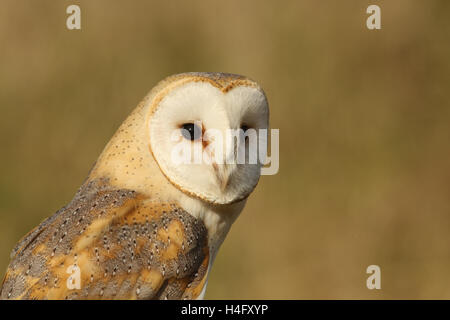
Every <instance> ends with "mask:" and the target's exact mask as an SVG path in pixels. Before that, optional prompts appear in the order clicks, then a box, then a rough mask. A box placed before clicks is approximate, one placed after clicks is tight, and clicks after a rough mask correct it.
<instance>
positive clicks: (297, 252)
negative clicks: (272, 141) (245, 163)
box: [0, 0, 450, 299]
mask: <svg viewBox="0 0 450 320" xmlns="http://www.w3.org/2000/svg"><path fill="white" fill-rule="evenodd" d="M70 4H78V5H80V7H81V10H82V12H81V14H82V30H81V31H69V30H67V29H66V18H67V16H68V15H67V14H66V7H67V6H68V5H70ZM370 4H378V5H380V7H381V18H382V29H381V30H377V31H370V30H368V29H367V28H366V22H365V21H366V18H367V17H368V15H367V14H366V8H367V7H368V5H370ZM449 15H450V1H446V0H442V1H420V0H396V1H378V0H377V1H375V0H372V1H362V0H353V1H350V0H348V1H334V0H328V1H316V0H308V1H300V0H297V1H271V2H269V1H267V2H263V1H256V0H253V1H113V0H95V1H90V0H85V1H76V0H73V1H66V0H65V1H55V0H53V1H42V0H41V1H33V0H28V1H26V0H1V1H0V108H1V109H0V110H1V116H0V143H1V144H0V145H1V157H0V176H1V180H0V270H1V271H0V277H3V272H4V270H6V266H7V263H8V261H9V253H10V251H11V249H12V247H13V246H14V244H15V243H16V242H17V241H18V240H19V238H20V237H21V236H22V235H24V234H25V233H26V232H27V231H29V230H30V229H31V228H33V227H34V226H36V225H37V224H38V223H39V222H40V221H41V220H42V219H44V218H45V217H47V216H49V215H51V214H52V213H54V212H55V211H56V210H57V209H59V208H60V207H62V206H63V205H65V204H66V203H68V202H69V201H70V200H71V198H72V196H73V195H74V193H75V191H76V190H77V188H78V187H79V186H80V184H81V183H82V181H83V179H84V178H85V177H86V175H87V173H88V170H89V169H90V168H91V166H92V164H93V163H94V161H95V160H96V158H97V156H98V155H99V154H100V152H101V151H102V148H103V147H104V145H105V144H106V142H107V141H108V140H109V138H110V137H111V136H112V134H113V133H114V131H115V130H116V129H117V127H118V126H119V125H120V123H121V122H122V121H123V120H124V119H125V117H126V116H127V115H128V113H129V112H130V111H131V110H132V109H133V108H134V107H135V106H136V105H137V103H138V102H139V101H140V99H142V98H143V97H144V95H145V94H146V93H147V92H148V91H149V90H150V89H151V88H152V87H153V86H154V85H155V84H156V82H157V81H159V80H161V79H162V78H164V77H166V76H168V75H170V74H174V73H179V72H185V71H222V72H231V73H238V74H244V75H246V76H249V77H251V78H253V79H255V80H257V81H258V82H259V83H260V84H261V85H262V86H263V88H264V89H265V91H266V93H267V96H268V98H269V103H270V108H271V126H272V127H273V128H279V129H280V140H281V141H280V154H281V155H280V171H279V173H278V174H277V175H275V176H265V177H262V179H261V181H260V184H259V185H258V188H257V189H256V191H255V192H254V194H253V195H252V196H251V198H250V199H249V201H248V205H247V207H246V209H245V210H244V212H243V214H242V216H241V217H240V218H239V219H238V220H237V222H236V224H235V225H234V226H233V228H232V230H231V232H230V234H229V236H228V238H227V239H226V241H225V243H224V245H223V247H222V249H221V251H220V252H219V255H218V257H217V260H216V262H215V266H214V268H213V271H212V275H211V278H210V281H209V286H208V291H207V296H206V297H207V298H210V299H227V298H234V299H239V298H251V299H259V298H263V299H264V298H274V299H284V298H285V299H297V298H309V299H316V298H325V299H328V298H358V299H359V298H369V299H372V298H373V299H376V298H388V299H391V298H447V299H448V298H450V272H449V270H450V232H449V231H450V147H449V141H450V102H449V100H450V62H449V59H450V16H449ZM371 264H376V265H379V266H380V267H381V275H382V276H381V286H382V289H381V290H372V291H371V290H368V289H367V288H366V278H367V277H368V275H367V274H366V273H365V271H366V268H367V266H368V265H371Z"/></svg>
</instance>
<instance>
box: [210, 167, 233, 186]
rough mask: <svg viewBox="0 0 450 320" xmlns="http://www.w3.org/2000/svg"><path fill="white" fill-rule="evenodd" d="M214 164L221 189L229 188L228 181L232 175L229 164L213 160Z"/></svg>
mask: <svg viewBox="0 0 450 320" xmlns="http://www.w3.org/2000/svg"><path fill="white" fill-rule="evenodd" d="M212 165H213V168H214V171H215V172H216V177H217V180H218V181H219V184H220V190H222V191H224V190H225V189H226V188H227V185H228V181H229V179H230V176H231V174H230V172H229V168H228V165H226V164H221V165H219V164H217V163H215V162H213V164H212Z"/></svg>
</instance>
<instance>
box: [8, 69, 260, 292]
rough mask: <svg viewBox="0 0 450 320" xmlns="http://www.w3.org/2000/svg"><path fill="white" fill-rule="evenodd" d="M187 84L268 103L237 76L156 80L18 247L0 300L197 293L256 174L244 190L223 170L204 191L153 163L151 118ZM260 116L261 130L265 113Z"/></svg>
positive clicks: (199, 75) (195, 75)
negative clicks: (74, 277)
mask: <svg viewBox="0 0 450 320" xmlns="http://www.w3.org/2000/svg"><path fill="white" fill-rule="evenodd" d="M190 83H202V85H203V84H207V85H208V86H211V87H214V88H216V89H218V90H220V92H222V93H221V94H223V95H225V94H227V93H228V92H230V91H233V90H234V88H237V87H248V88H253V89H255V90H257V92H260V95H261V96H262V97H263V98H261V99H263V100H264V103H266V102H265V96H264V95H263V93H262V91H261V89H260V88H259V87H258V86H257V84H256V83H255V82H253V81H251V80H249V79H247V78H244V77H241V76H236V75H227V74H213V73H188V74H181V75H175V76H172V77H169V78H167V79H165V80H164V81H162V82H160V84H158V85H157V86H156V87H155V88H154V89H153V90H152V91H151V92H150V93H149V95H148V96H147V97H146V98H144V100H143V101H142V102H141V103H140V104H139V105H138V107H137V108H136V109H135V110H134V111H133V112H132V113H131V115H130V116H129V117H128V118H127V119H126V120H125V122H124V123H123V124H122V125H121V127H120V128H119V130H118V131H117V132H116V134H115V135H114V136H113V137H112V139H111V140H110V142H109V143H108V144H107V146H106V147H105V149H104V151H103V152H102V154H101V155H100V157H99V159H98V160H97V162H96V164H95V165H94V167H93V169H92V170H91V172H90V174H89V176H88V178H87V179H86V182H85V183H84V184H83V185H82V187H81V188H80V189H79V190H78V192H77V194H76V195H75V197H74V198H73V200H72V201H71V202H70V203H69V204H68V205H67V206H65V207H64V208H62V209H61V210H59V211H58V212H56V213H55V214H54V215H53V216H51V217H50V218H48V219H46V220H45V221H43V222H42V223H41V224H40V225H39V226H38V227H36V228H35V229H33V230H32V231H31V232H30V233H28V234H27V235H26V236H25V237H24V238H23V239H22V240H21V241H20V242H19V243H18V244H17V245H16V247H15V249H14V250H13V252H12V254H11V258H12V261H11V263H10V265H9V267H8V270H7V273H6V276H5V279H4V280H3V285H2V288H1V293H0V297H1V298H2V299H181V298H187V299H196V298H201V297H202V296H203V294H204V289H205V288H206V282H207V277H208V271H209V269H210V267H211V264H212V261H213V259H214V256H215V254H216V253H217V250H218V248H219V246H220V244H221V243H222V241H223V239H224V237H225V235H226V233H227V232H228V230H229V228H230V226H231V224H232V222H233V221H234V220H235V219H236V217H237V216H238V215H239V213H240V211H241V210H242V208H243V206H244V204H245V199H246V198H247V197H248V195H249V193H250V192H251V190H253V188H254V186H255V185H256V182H257V178H259V173H258V177H255V179H253V180H255V181H256V182H255V181H253V182H252V184H253V185H249V186H244V187H245V188H244V187H242V186H241V185H242V184H243V182H242V179H241V180H239V179H238V178H234V176H238V175H237V174H236V173H235V172H238V170H241V169H237V168H232V169H229V168H227V170H230V172H231V171H233V174H234V176H232V174H231V173H230V174H229V175H228V176H227V177H226V179H227V182H226V183H225V187H224V182H223V181H218V182H217V184H218V185H220V186H221V187H220V188H218V189H217V190H212V191H211V185H214V184H215V183H216V182H215V180H214V179H215V178H214V179H213V178H211V177H210V176H209V175H208V176H206V173H205V177H204V180H205V181H206V182H208V184H207V187H203V186H201V185H200V186H193V187H192V188H191V186H189V180H187V182H186V180H185V179H184V178H183V177H181V178H180V177H178V176H177V174H176V173H174V172H172V171H171V169H170V168H169V169H170V170H167V164H163V163H162V161H159V160H158V159H155V157H156V158H157V157H158V156H155V152H156V153H157V154H158V153H159V154H160V153H162V151H164V150H162V151H161V150H159V149H156V148H159V146H158V145H159V143H158V144H156V146H155V144H154V141H153V142H152V138H155V137H156V135H155V134H154V133H152V131H151V130H154V127H152V126H158V125H160V124H161V123H156V124H153V123H154V119H157V118H156V117H153V115H154V114H155V112H159V111H158V108H159V106H160V105H163V103H162V101H163V100H167V99H168V98H167V99H166V97H169V96H170V94H172V92H175V90H176V89H177V88H183V86H185V85H187V84H190ZM183 90H184V89H183ZM189 90H191V89H189ZM195 90H197V89H196V87H195ZM200 90H201V87H200ZM207 90H210V89H207ZM214 90H215V89H214ZM189 92H190V91H189ZM198 94H200V95H201V94H202V91H200V93H198ZM252 94H253V93H252ZM258 94H259V93H258ZM258 97H259V96H258ZM206 100H207V99H206ZM265 106H267V104H265ZM161 108H162V107H161ZM239 109H241V108H239ZM262 110H263V111H265V109H264V108H263V109H262ZM179 112H182V111H179ZM179 112H178V113H179ZM262 117H263V118H265V119H266V123H267V117H268V113H267V112H266V113H264V114H262ZM187 120H189V119H187ZM152 121H153V122H152ZM167 121H169V119H167ZM150 123H152V124H150ZM149 128H150V130H149ZM152 134H153V135H152ZM152 143H153V144H152ZM258 168H259V167H258ZM208 170H209V169H208ZM211 170H212V171H211V172H215V171H214V170H225V169H223V168H222V169H220V168H219V169H218V166H217V165H216V166H214V168H213V169H211ZM224 172H225V171H224ZM222 174H223V173H222ZM216 176H217V177H219V179H220V177H221V175H216ZM195 177H197V175H195ZM233 184H234V185H233ZM227 188H228V189H227ZM241 188H242V189H241ZM203 190H205V193H203ZM241 190H242V191H241ZM216 194H217V195H218V196H217V198H214V197H216ZM71 266H76V267H77V268H79V270H80V276H81V277H80V279H81V287H80V288H79V289H77V288H75V289H74V288H71V287H69V286H68V285H67V282H68V278H69V276H70V275H71V274H70V273H68V269H69V268H70V267H71ZM69 281H70V280H69Z"/></svg>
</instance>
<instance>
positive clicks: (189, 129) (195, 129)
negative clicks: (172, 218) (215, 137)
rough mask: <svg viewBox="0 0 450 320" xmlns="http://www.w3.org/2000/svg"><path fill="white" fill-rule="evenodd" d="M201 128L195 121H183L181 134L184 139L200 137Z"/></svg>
mask: <svg viewBox="0 0 450 320" xmlns="http://www.w3.org/2000/svg"><path fill="white" fill-rule="evenodd" d="M201 133H202V129H201V128H200V127H199V126H198V125H196V124H195V123H184V124H183V125H182V126H181V134H182V135H183V137H184V138H185V139H188V140H191V141H194V140H197V139H199V138H200V137H201Z"/></svg>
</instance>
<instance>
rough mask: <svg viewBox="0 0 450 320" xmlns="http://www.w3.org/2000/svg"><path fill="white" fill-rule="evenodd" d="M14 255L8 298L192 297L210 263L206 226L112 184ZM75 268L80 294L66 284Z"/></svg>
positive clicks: (81, 200)
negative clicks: (79, 280) (69, 271)
mask: <svg viewBox="0 0 450 320" xmlns="http://www.w3.org/2000/svg"><path fill="white" fill-rule="evenodd" d="M12 255H13V258H12V261H11V263H10V265H9V268H8V271H7V274H6V277H5V279H4V284H3V287H2V290H1V294H0V297H1V298H2V299H180V298H188V299H193V298H196V297H197V296H198V294H199V293H200V291H201V289H202V287H203V284H204V278H205V276H206V273H207V267H208V259H209V254H208V246H207V231H206V229H205V227H204V225H203V223H202V222H201V221H199V220H197V219H195V218H194V217H192V216H191V215H190V214H188V213H187V212H185V211H183V210H182V209H180V208H178V207H177V206H176V204H171V203H166V204H164V203H159V202H153V201H152V200H151V199H148V198H145V197H142V196H141V195H139V194H137V193H136V192H134V191H132V190H120V189H117V190H116V189H112V188H110V187H109V185H108V183H107V180H105V181H91V182H89V183H87V184H86V185H85V186H83V187H82V188H81V189H80V190H79V192H78V193H77V195H76V196H75V198H74V199H73V200H72V201H71V203H70V204H69V205H68V206H66V207H64V208H63V209H61V210H59V211H58V212H57V213H55V214H54V215H53V216H52V217H50V218H48V219H47V220H45V221H44V222H42V223H41V224H40V225H39V226H38V227H36V228H35V229H34V230H33V231H31V232H30V233H29V234H28V235H26V236H25V237H24V238H23V239H22V240H21V241H20V242H19V243H18V244H17V246H16V248H15V249H14V250H13V254H12ZM72 265H75V266H78V267H79V268H80V271H81V288H80V289H79V290H78V289H69V288H68V286H67V285H66V282H67V278H68V277H69V276H70V274H69V273H67V270H68V268H69V267H70V266H72Z"/></svg>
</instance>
